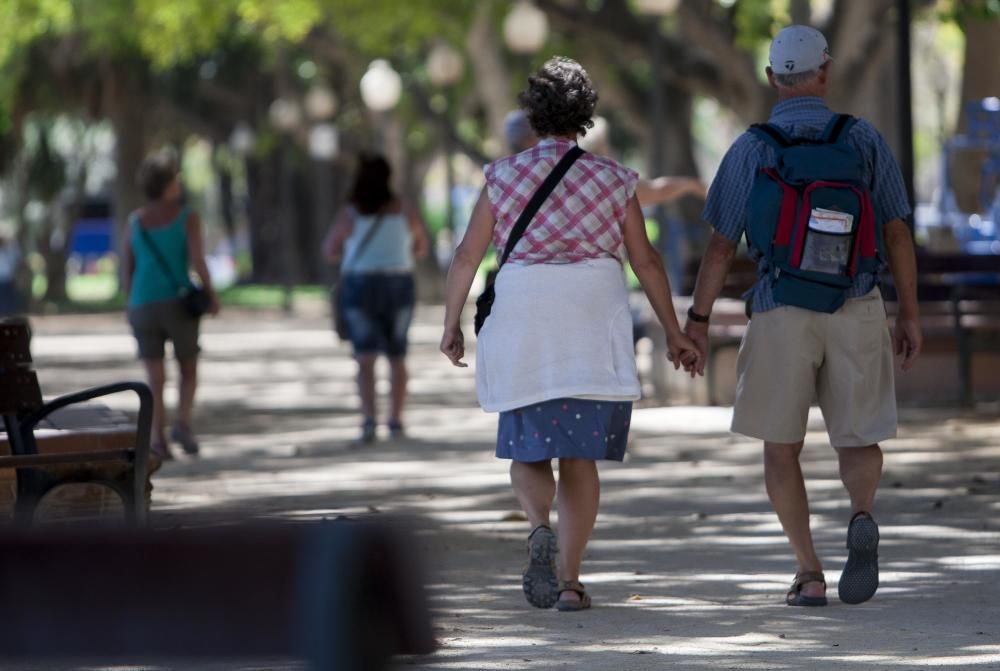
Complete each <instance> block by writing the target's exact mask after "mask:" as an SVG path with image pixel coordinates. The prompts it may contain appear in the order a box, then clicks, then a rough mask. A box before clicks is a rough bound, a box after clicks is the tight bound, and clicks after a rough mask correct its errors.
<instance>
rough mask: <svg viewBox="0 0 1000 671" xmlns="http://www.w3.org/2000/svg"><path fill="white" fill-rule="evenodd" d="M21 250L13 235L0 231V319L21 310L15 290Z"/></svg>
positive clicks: (19, 298)
mask: <svg viewBox="0 0 1000 671" xmlns="http://www.w3.org/2000/svg"><path fill="white" fill-rule="evenodd" d="M20 262H21V250H20V248H19V247H18V246H17V241H16V240H15V239H14V237H13V236H10V237H8V236H7V235H5V234H4V232H3V231H0V319H3V318H4V317H12V316H14V315H16V314H19V313H21V312H23V310H22V309H21V297H20V296H19V295H18V291H17V268H18V264H19V263H20Z"/></svg>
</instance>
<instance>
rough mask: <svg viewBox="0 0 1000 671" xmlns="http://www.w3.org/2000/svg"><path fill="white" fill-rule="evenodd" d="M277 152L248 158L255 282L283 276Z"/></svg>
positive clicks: (251, 254)
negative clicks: (277, 222) (278, 225)
mask: <svg viewBox="0 0 1000 671" xmlns="http://www.w3.org/2000/svg"><path fill="white" fill-rule="evenodd" d="M276 164H277V154H276V152H275V153H272V154H271V155H270V156H268V157H267V158H265V159H263V160H257V159H255V158H252V157H248V158H247V159H246V171H247V191H248V196H249V200H250V213H249V214H250V217H249V220H250V259H251V265H252V266H253V267H252V269H251V272H250V279H251V280H252V281H253V282H276V281H277V280H278V279H279V278H280V277H281V274H280V270H281V255H280V253H278V252H277V251H276V250H280V247H279V246H278V245H279V244H280V239H279V238H278V227H277V224H276V221H275V220H276V217H277V212H276V207H277V202H278V197H277V193H276V191H277V190H276V188H275V185H276V184H277V180H278V174H279V173H278V170H277V165H276Z"/></svg>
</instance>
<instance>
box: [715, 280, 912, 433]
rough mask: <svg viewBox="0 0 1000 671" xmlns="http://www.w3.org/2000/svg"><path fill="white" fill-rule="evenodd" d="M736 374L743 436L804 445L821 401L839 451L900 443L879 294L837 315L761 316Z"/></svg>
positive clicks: (794, 312) (737, 418) (736, 421)
mask: <svg viewBox="0 0 1000 671" xmlns="http://www.w3.org/2000/svg"><path fill="white" fill-rule="evenodd" d="M736 366H737V375H738V378H737V382H736V404H735V408H734V411H733V431H734V432H736V433H741V434H743V435H745V436H750V437H752V438H760V439H762V440H765V441H768V442H773V443H797V442H799V441H800V440H802V439H804V438H805V435H806V422H807V420H808V416H809V406H810V405H812V403H813V401H814V400H815V401H818V402H819V407H820V409H821V410H822V411H823V419H824V420H825V421H826V427H827V432H828V433H829V435H830V443H831V444H832V445H833V446H834V447H863V446H866V445H873V444H875V443H878V442H879V441H882V440H886V439H888V438H894V437H895V436H896V390H895V384H894V382H893V353H892V338H891V337H890V335H889V327H888V324H887V322H886V316H885V306H884V305H883V304H882V294H881V293H880V292H879V290H878V289H877V288H876V289H874V290H872V292H871V293H869V294H868V295H866V296H863V297H861V298H855V299H851V300H848V301H847V303H845V304H844V306H843V307H842V308H840V309H839V310H838V311H837V312H835V313H833V314H826V313H822V312H813V311H811V310H803V309H801V308H795V307H780V308H777V309H775V310H769V311H767V312H762V313H760V314H755V315H754V316H753V318H752V319H751V320H750V325H749V326H748V327H747V332H746V335H745V336H744V338H743V343H742V344H741V345H740V353H739V358H738V359H737V364H736Z"/></svg>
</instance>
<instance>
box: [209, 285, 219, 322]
mask: <svg viewBox="0 0 1000 671" xmlns="http://www.w3.org/2000/svg"><path fill="white" fill-rule="evenodd" d="M221 310H222V302H221V301H219V294H217V293H215V292H214V291H210V292H209V293H208V314H210V315H212V316H213V317H215V316H217V315H218V314H219V312H220V311H221Z"/></svg>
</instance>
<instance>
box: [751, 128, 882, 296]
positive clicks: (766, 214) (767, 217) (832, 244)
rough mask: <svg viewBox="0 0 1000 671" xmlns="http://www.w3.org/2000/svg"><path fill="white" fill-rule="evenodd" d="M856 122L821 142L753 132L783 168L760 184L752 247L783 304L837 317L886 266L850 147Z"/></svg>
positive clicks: (770, 171) (859, 164)
mask: <svg viewBox="0 0 1000 671" xmlns="http://www.w3.org/2000/svg"><path fill="white" fill-rule="evenodd" d="M856 122H857V119H855V118H854V117H852V116H850V115H847V114H838V115H835V116H834V117H833V118H832V119H831V120H830V123H829V124H827V126H826V129H824V131H823V134H822V135H821V136H820V138H819V139H818V140H813V139H808V138H793V137H790V136H789V135H788V134H787V133H786V132H785V131H784V130H782V129H781V128H779V127H778V126H775V125H773V124H755V125H753V126H751V127H750V130H749V132H751V133H753V134H754V135H756V136H757V137H758V138H760V139H761V140H762V141H764V142H766V143H767V144H768V145H770V146H771V147H773V148H774V150H775V152H776V154H777V162H776V164H775V167H773V168H765V169H764V170H761V172H760V173H759V174H758V175H757V176H756V178H755V180H754V184H753V188H752V189H751V191H750V197H749V201H748V204H747V226H746V237H747V244H749V245H750V246H751V247H753V248H755V249H757V250H759V251H760V252H761V253H763V254H764V258H765V259H766V260H767V261H768V266H769V268H770V270H769V272H770V274H771V277H772V279H773V283H774V298H775V300H776V301H778V302H779V303H782V304H785V305H793V306H796V307H800V308H805V309H807V310H814V311H816V312H828V313H830V312H836V311H837V309H838V308H840V306H841V305H843V304H844V301H845V300H846V298H847V292H848V290H849V289H850V288H851V286H852V285H853V284H854V278H855V277H856V276H857V275H858V274H859V273H872V272H877V271H878V269H879V266H880V259H881V258H883V254H882V249H883V246H884V243H883V241H882V237H883V236H882V231H881V227H880V225H879V224H878V223H877V222H876V219H875V211H874V208H873V206H872V200H871V194H870V192H869V190H868V185H867V184H866V183H865V178H864V162H863V160H862V158H861V156H860V155H859V154H858V152H857V150H856V149H855V148H854V147H852V146H851V145H849V144H848V143H847V142H846V141H845V140H846V137H847V134H848V132H849V131H850V129H851V127H852V126H853V125H854V124H855V123H856Z"/></svg>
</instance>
